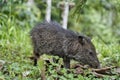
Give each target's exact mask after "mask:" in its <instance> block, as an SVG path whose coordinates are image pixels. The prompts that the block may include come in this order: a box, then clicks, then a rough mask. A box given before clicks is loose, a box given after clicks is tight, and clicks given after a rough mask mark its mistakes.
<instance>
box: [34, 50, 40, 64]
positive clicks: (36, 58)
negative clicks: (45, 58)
mask: <svg viewBox="0 0 120 80" xmlns="http://www.w3.org/2000/svg"><path fill="white" fill-rule="evenodd" d="M33 54H34V66H37V61H38V58H39V57H40V55H39V52H38V51H35V50H34V52H33Z"/></svg>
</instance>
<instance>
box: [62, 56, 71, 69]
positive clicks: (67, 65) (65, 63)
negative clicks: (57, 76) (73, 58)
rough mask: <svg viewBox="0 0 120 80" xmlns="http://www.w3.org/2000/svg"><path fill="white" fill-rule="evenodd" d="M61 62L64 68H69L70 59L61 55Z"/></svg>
mask: <svg viewBox="0 0 120 80" xmlns="http://www.w3.org/2000/svg"><path fill="white" fill-rule="evenodd" d="M63 63H64V66H65V68H70V59H69V58H68V57H66V56H65V57H63Z"/></svg>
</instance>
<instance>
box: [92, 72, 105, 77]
mask: <svg viewBox="0 0 120 80" xmlns="http://www.w3.org/2000/svg"><path fill="white" fill-rule="evenodd" d="M92 74H94V75H95V76H96V77H97V78H103V77H104V75H103V74H99V73H96V72H92Z"/></svg>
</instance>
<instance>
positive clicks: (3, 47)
mask: <svg viewBox="0 0 120 80" xmlns="http://www.w3.org/2000/svg"><path fill="white" fill-rule="evenodd" d="M3 17H5V18H6V19H5V18H2V19H3V21H2V22H1V23H0V60H1V61H3V62H4V64H3V65H1V66H0V68H2V69H0V80H41V79H42V78H44V77H45V78H46V79H47V80H57V79H59V80H110V79H116V80H120V78H119V76H118V75H114V76H105V77H104V78H96V77H95V76H94V75H92V74H89V71H86V75H81V74H79V75H76V74H74V73H72V69H71V70H70V72H69V73H68V70H67V69H65V68H60V69H59V72H60V73H58V72H57V71H56V68H58V67H59V66H61V65H62V60H60V62H59V63H51V65H48V64H47V63H46V62H45V61H44V59H49V58H52V57H51V56H47V55H44V56H42V58H41V59H40V60H39V64H38V66H37V67H35V66H33V62H32V61H31V60H30V59H29V57H30V56H32V51H33V49H32V45H31V40H30V35H29V32H30V30H31V28H32V27H31V26H30V25H29V23H25V26H22V27H21V25H18V23H17V22H16V21H17V20H16V19H14V18H12V19H11V17H10V18H9V17H7V16H3ZM11 20H12V21H11ZM110 40H111V39H110ZM92 41H93V43H94V45H95V47H96V49H97V53H98V58H99V60H100V63H101V65H102V66H103V67H105V66H120V46H119V43H117V40H112V41H114V42H111V43H109V44H105V43H104V42H102V41H100V40H99V38H98V37H93V39H92ZM46 66H47V67H46ZM73 70H74V69H73ZM87 74H89V75H87Z"/></svg>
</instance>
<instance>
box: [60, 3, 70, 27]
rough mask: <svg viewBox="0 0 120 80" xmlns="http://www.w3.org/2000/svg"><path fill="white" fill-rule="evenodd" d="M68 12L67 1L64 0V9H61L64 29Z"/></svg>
mask: <svg viewBox="0 0 120 80" xmlns="http://www.w3.org/2000/svg"><path fill="white" fill-rule="evenodd" d="M68 13H69V3H68V2H65V6H64V11H63V14H62V18H63V24H62V26H63V28H65V29H67V22H68Z"/></svg>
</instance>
